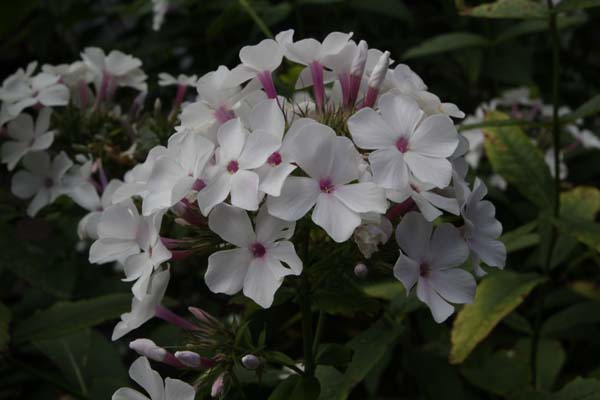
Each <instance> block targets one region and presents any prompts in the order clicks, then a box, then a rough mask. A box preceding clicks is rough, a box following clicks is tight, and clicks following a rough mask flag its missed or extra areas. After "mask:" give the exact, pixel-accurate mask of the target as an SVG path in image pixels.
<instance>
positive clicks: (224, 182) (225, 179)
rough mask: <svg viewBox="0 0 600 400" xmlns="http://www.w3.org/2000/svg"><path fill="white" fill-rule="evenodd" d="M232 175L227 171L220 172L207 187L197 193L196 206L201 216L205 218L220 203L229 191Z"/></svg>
mask: <svg viewBox="0 0 600 400" xmlns="http://www.w3.org/2000/svg"><path fill="white" fill-rule="evenodd" d="M231 178H232V175H231V174H230V173H229V172H227V171H221V172H220V173H219V174H218V175H216V176H215V178H214V179H213V180H211V181H210V182H209V183H208V185H207V186H206V187H205V188H204V189H202V190H201V191H199V192H198V206H199V207H200V211H201V212H202V215H204V216H207V215H208V213H209V212H210V210H212V209H213V207H214V206H216V205H217V204H219V203H222V202H223V201H225V199H226V198H227V195H229V192H230V191H231Z"/></svg>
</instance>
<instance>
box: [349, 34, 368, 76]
mask: <svg viewBox="0 0 600 400" xmlns="http://www.w3.org/2000/svg"><path fill="white" fill-rule="evenodd" d="M368 50H369V49H368V46H367V42H365V41H364V40H361V41H360V42H359V43H358V46H357V48H356V54H355V55H354V59H353V60H352V65H351V66H350V75H352V76H358V77H362V75H363V72H364V71H365V65H366V64H367V54H368Z"/></svg>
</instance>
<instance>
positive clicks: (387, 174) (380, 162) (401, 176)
mask: <svg viewBox="0 0 600 400" xmlns="http://www.w3.org/2000/svg"><path fill="white" fill-rule="evenodd" d="M405 156H406V155H405V154H402V153H400V152H399V151H398V150H397V149H395V148H387V149H382V150H376V151H374V152H372V153H371V154H370V155H369V162H370V163H371V168H372V170H373V179H374V180H375V182H377V183H378V184H379V185H380V186H381V187H383V188H386V189H398V190H404V189H406V188H407V187H408V181H409V175H408V168H407V165H406V162H405Z"/></svg>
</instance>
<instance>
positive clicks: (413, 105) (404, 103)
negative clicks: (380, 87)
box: [379, 93, 424, 145]
mask: <svg viewBox="0 0 600 400" xmlns="http://www.w3.org/2000/svg"><path fill="white" fill-rule="evenodd" d="M379 109H380V110H381V116H382V118H383V119H384V120H385V121H386V123H387V124H388V125H389V126H391V127H393V128H394V132H396V137H400V136H402V137H406V138H409V137H411V136H412V135H413V132H414V131H415V128H416V126H417V124H418V123H419V121H421V119H422V118H423V115H424V113H423V111H421V109H420V108H419V104H418V103H417V102H416V101H415V100H413V99H411V98H410V97H408V96H405V95H397V94H391V93H389V94H385V95H383V96H382V97H381V99H379ZM412 140H413V139H412V138H411V139H410V143H411V145H412Z"/></svg>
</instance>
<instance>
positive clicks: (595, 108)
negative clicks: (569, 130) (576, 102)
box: [560, 94, 600, 124]
mask: <svg viewBox="0 0 600 400" xmlns="http://www.w3.org/2000/svg"><path fill="white" fill-rule="evenodd" d="M598 113H600V94H598V95H596V96H594V97H592V98H591V99H589V100H588V101H586V102H585V103H583V104H582V105H580V106H579V108H577V109H576V110H575V111H573V112H572V113H571V114H567V115H565V116H564V117H562V118H561V119H560V122H561V124H565V123H567V122H573V121H576V120H578V119H579V118H585V117H589V116H591V115H595V114H598Z"/></svg>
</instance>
